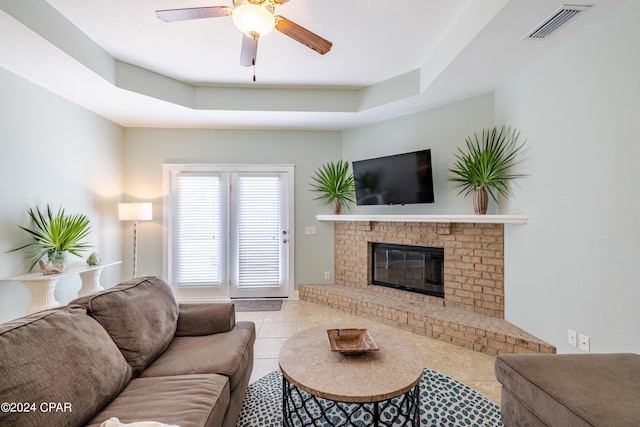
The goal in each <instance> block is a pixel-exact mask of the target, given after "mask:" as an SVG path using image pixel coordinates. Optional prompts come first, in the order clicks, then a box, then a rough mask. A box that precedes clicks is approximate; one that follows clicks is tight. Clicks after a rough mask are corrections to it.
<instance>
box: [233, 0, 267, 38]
mask: <svg viewBox="0 0 640 427" xmlns="http://www.w3.org/2000/svg"><path fill="white" fill-rule="evenodd" d="M231 17H232V18H233V23H234V24H235V26H236V27H238V29H239V30H240V31H242V32H243V33H245V34H246V35H248V36H249V37H252V38H256V34H257V37H262V36H265V35H267V34H269V33H270V32H271V31H272V30H273V29H274V27H275V26H276V20H275V17H274V16H273V14H272V13H271V12H269V10H267V9H266V8H264V7H262V6H259V5H257V4H253V3H248V2H247V3H244V4H242V5H240V6H238V7H236V8H235V9H233V14H232V15H231Z"/></svg>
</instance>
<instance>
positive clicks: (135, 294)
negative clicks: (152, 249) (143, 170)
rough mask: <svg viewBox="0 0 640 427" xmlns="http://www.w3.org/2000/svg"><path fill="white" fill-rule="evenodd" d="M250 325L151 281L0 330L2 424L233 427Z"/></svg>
mask: <svg viewBox="0 0 640 427" xmlns="http://www.w3.org/2000/svg"><path fill="white" fill-rule="evenodd" d="M254 342H255V325H254V324H253V322H237V323H236V321H235V310H234V306H233V304H231V303H221V304H178V302H177V301H176V299H175V296H174V294H173V291H172V289H171V287H170V286H169V285H168V284H167V283H166V282H164V281H163V280H161V279H159V278H157V277H142V278H138V279H133V280H130V281H127V282H123V283H121V284H119V285H117V286H115V287H113V288H111V289H108V290H106V291H103V292H100V293H98V294H95V295H91V296H87V297H83V298H79V299H77V300H74V301H72V302H71V303H69V305H67V306H65V307H61V308H58V309H54V310H48V311H43V312H40V313H35V314H32V315H30V316H26V317H23V318H20V319H16V320H13V321H10V322H7V323H5V324H2V325H0V401H1V402H8V403H9V406H7V405H6V404H3V407H2V408H1V409H2V410H1V411H0V425H3V426H5V425H6V426H9V425H10V426H29V427H34V426H82V425H88V426H93V427H95V426H99V425H100V424H101V423H102V422H104V421H106V420H108V419H110V418H112V417H117V418H118V419H119V420H120V421H121V422H123V423H131V422H135V421H149V420H151V421H158V422H162V423H166V424H176V425H180V426H182V427H190V426H194V427H195V426H225V427H231V426H235V425H236V421H237V418H238V414H239V412H240V407H241V405H242V399H243V397H244V393H245V391H246V388H247V385H248V383H249V377H250V376H251V371H252V369H253V344H254Z"/></svg>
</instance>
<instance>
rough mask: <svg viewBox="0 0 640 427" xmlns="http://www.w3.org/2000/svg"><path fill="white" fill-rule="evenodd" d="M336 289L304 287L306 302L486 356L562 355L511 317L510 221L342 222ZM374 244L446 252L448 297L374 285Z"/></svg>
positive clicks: (337, 236)
mask: <svg viewBox="0 0 640 427" xmlns="http://www.w3.org/2000/svg"><path fill="white" fill-rule="evenodd" d="M334 227H335V228H334V242H335V243H334V253H335V284H334V285H315V284H312V285H299V292H300V299H301V300H306V301H310V302H314V303H318V304H322V305H325V306H328V307H331V308H334V309H337V310H341V311H344V312H347V313H350V314H354V315H358V316H365V317H367V318H369V319H373V320H378V321H380V322H383V323H385V324H388V325H391V326H395V327H398V328H401V329H405V330H409V331H411V332H414V333H417V334H420V335H425V336H428V337H432V338H436V339H439V340H441V341H445V342H448V343H452V344H455V345H459V346H462V347H465V348H468V349H471V350H475V351H479V352H482V353H486V354H490V355H497V354H501V353H555V347H553V346H552V345H549V344H548V343H546V342H544V341H541V340H540V339H538V338H536V337H534V336H533V335H531V334H529V333H527V332H525V331H523V330H522V329H520V328H518V327H516V326H515V325H513V324H511V323H509V322H508V321H506V320H504V243H503V240H504V224H495V223H482V222H479V223H471V222H466V223H453V222H452V223H440V222H437V223H436V222H393V221H379V222H375V221H366V220H365V221H344V220H341V221H336V222H335V223H334ZM372 243H389V244H399V245H416V246H429V247H442V248H444V254H445V256H444V276H445V279H444V282H445V283H444V288H445V292H444V298H438V297H434V296H429V295H423V294H418V293H414V292H407V291H404V290H400V289H392V288H386V287H381V286H376V285H372V277H371V268H370V265H371V264H370V262H371V246H372Z"/></svg>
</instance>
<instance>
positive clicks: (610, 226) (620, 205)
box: [496, 0, 640, 353]
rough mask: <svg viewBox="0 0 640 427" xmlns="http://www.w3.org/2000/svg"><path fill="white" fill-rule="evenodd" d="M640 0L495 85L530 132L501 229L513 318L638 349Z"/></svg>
mask: <svg viewBox="0 0 640 427" xmlns="http://www.w3.org/2000/svg"><path fill="white" fill-rule="evenodd" d="M639 22H640V1H637V0H634V1H631V2H630V3H628V4H627V5H626V6H624V7H622V8H621V9H620V10H619V11H618V12H616V13H615V14H614V15H612V16H611V17H610V18H609V19H607V20H605V21H603V22H602V23H601V24H600V25H597V26H596V27H594V28H592V29H591V30H589V31H588V32H587V33H586V34H585V35H584V36H582V37H579V38H578V39H576V40H574V41H572V42H571V43H569V44H568V45H566V46H565V47H564V48H563V49H560V50H559V51H558V52H557V53H556V54H555V55H552V56H551V57H549V58H547V59H545V60H544V61H542V62H540V63H539V64H537V65H536V66H535V67H532V68H531V69H530V70H528V71H526V72H524V73H522V74H521V75H519V76H518V77H516V78H515V79H513V80H512V81H510V82H509V83H507V84H505V85H503V86H502V87H501V88H499V89H498V90H497V91H496V112H497V117H498V118H499V119H500V120H504V121H507V122H509V123H512V124H513V125H515V126H518V127H519V128H520V129H521V130H522V132H523V134H524V135H527V137H528V138H529V140H530V142H531V144H530V145H531V150H530V153H529V157H530V160H529V161H528V162H527V169H528V172H530V173H531V177H530V178H528V179H526V180H525V181H523V183H522V187H521V188H518V189H517V190H516V194H515V197H514V198H513V200H512V202H511V206H510V207H509V209H510V210H516V211H524V212H527V213H528V214H529V215H530V216H531V220H530V221H529V224H527V225H526V226H524V227H512V229H511V230H507V232H506V233H505V248H506V251H505V268H506V270H505V282H506V287H505V299H506V302H507V304H506V312H505V316H506V319H507V320H510V321H512V322H514V323H516V324H517V325H518V326H520V327H522V328H524V329H526V330H527V331H528V332H530V333H532V334H534V335H536V336H538V337H540V338H542V339H544V340H546V341H549V342H551V343H553V344H555V345H556V346H557V347H558V352H580V350H577V349H576V348H575V347H571V346H569V345H568V344H567V329H572V330H575V331H577V332H579V333H582V334H585V335H587V336H589V337H590V338H591V351H592V352H621V351H630V352H635V353H640V334H638V330H637V326H638V324H640V311H639V310H638V307H640V286H638V282H639V279H638V278H639V277H640V263H639V262H638V256H640V220H639V218H640V217H639V215H640V214H639V212H640V203H639V202H638V198H637V194H638V189H639V188H640V173H639V172H638V159H639V158H640V138H639V136H638V135H639V132H638V117H639V113H640V77H639V76H640V49H638V40H640V25H638V23H639Z"/></svg>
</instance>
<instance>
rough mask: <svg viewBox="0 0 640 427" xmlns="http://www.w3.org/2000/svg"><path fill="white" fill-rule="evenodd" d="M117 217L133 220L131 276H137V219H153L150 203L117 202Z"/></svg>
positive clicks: (122, 219)
mask: <svg viewBox="0 0 640 427" xmlns="http://www.w3.org/2000/svg"><path fill="white" fill-rule="evenodd" d="M118 219H119V220H120V221H133V277H134V278H135V277H137V276H138V237H137V233H138V230H137V229H138V221H148V220H150V219H153V214H152V209H151V203H118Z"/></svg>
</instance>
